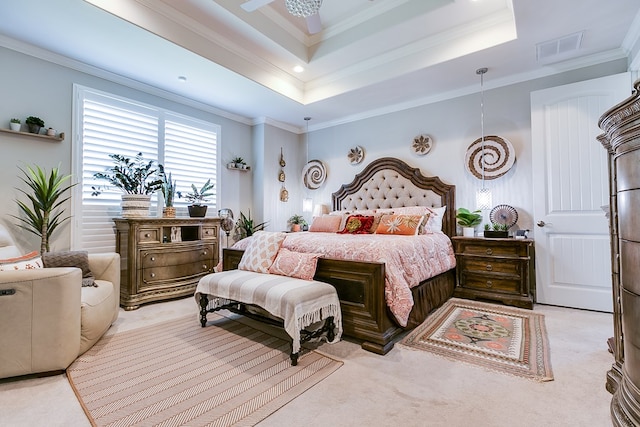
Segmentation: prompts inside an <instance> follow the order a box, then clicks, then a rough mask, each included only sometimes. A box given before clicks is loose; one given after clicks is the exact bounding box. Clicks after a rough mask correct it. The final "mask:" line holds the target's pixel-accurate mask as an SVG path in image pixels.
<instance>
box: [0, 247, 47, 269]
mask: <svg viewBox="0 0 640 427" xmlns="http://www.w3.org/2000/svg"><path fill="white" fill-rule="evenodd" d="M36 268H43V266H42V257H41V256H40V252H38V251H33V252H29V253H28V254H26V255H23V256H20V257H16V258H7V259H2V260H0V271H12V270H33V269H36Z"/></svg>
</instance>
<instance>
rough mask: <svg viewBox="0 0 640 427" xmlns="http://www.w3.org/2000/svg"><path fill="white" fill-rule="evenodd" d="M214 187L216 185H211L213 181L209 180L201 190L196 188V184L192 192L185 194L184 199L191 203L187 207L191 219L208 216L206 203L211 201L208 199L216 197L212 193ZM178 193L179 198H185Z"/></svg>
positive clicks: (193, 185) (192, 185) (192, 186)
mask: <svg viewBox="0 0 640 427" xmlns="http://www.w3.org/2000/svg"><path fill="white" fill-rule="evenodd" d="M214 186H215V184H212V183H211V179H208V180H207V182H205V183H204V184H203V185H202V187H200V188H198V187H196V186H195V184H191V192H189V193H186V194H184V198H185V199H187V201H188V202H189V203H191V204H190V205H189V206H187V209H189V216H190V217H192V218H202V217H204V216H205V215H206V214H207V205H205V204H204V203H206V202H208V201H209V199H207V197H211V196H213V195H214V193H213V191H212V190H213V187H214ZM176 193H177V194H178V197H180V198H182V197H183V194H182V192H181V191H177V192H176Z"/></svg>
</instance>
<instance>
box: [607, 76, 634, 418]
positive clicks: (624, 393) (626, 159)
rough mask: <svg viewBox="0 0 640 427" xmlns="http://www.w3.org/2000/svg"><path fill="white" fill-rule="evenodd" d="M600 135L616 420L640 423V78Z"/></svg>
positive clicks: (610, 113)
mask: <svg viewBox="0 0 640 427" xmlns="http://www.w3.org/2000/svg"><path fill="white" fill-rule="evenodd" d="M598 125H599V126H600V128H601V129H602V130H603V131H604V134H602V135H600V136H598V140H599V141H600V142H601V143H602V145H603V146H604V148H605V149H606V150H607V153H608V158H609V182H610V185H609V191H610V205H609V209H610V214H609V221H610V222H609V226H610V232H611V271H612V275H611V281H612V287H613V295H612V296H613V332H614V340H613V341H614V344H613V346H612V347H613V354H614V358H615V359H614V360H615V362H614V364H613V365H612V367H611V370H609V372H608V373H607V382H606V388H607V390H609V391H610V392H611V393H614V395H613V398H612V399H611V419H612V421H613V425H614V426H639V425H640V280H639V279H638V278H639V277H640V215H639V214H638V211H639V210H640V80H639V81H637V82H636V83H635V84H634V91H633V95H632V96H631V97H630V98H628V99H627V100H625V101H623V102H622V103H620V104H618V105H616V106H614V107H612V108H611V109H610V110H609V111H607V112H606V113H604V114H603V115H602V117H601V118H600V121H599V123H598Z"/></svg>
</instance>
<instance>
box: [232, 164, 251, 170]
mask: <svg viewBox="0 0 640 427" xmlns="http://www.w3.org/2000/svg"><path fill="white" fill-rule="evenodd" d="M227 169H229V170H232V171H240V172H249V171H250V170H251V166H247V167H246V168H237V167H235V166H231V165H230V164H227Z"/></svg>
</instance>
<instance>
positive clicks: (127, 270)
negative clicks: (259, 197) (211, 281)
mask: <svg viewBox="0 0 640 427" xmlns="http://www.w3.org/2000/svg"><path fill="white" fill-rule="evenodd" d="M114 222H115V228H116V251H117V252H118V253H119V254H120V257H121V284H120V305H121V306H122V307H123V308H124V309H125V310H135V309H137V308H138V307H139V306H140V304H143V303H146V302H151V301H164V300H167V299H171V298H176V297H182V296H187V295H192V294H193V292H194V291H195V289H196V286H197V284H198V281H199V280H200V278H201V277H202V276H204V275H205V274H208V273H212V272H213V268H214V267H215V266H216V264H217V263H218V258H219V243H218V236H219V226H220V220H219V219H218V218H116V219H114Z"/></svg>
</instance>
